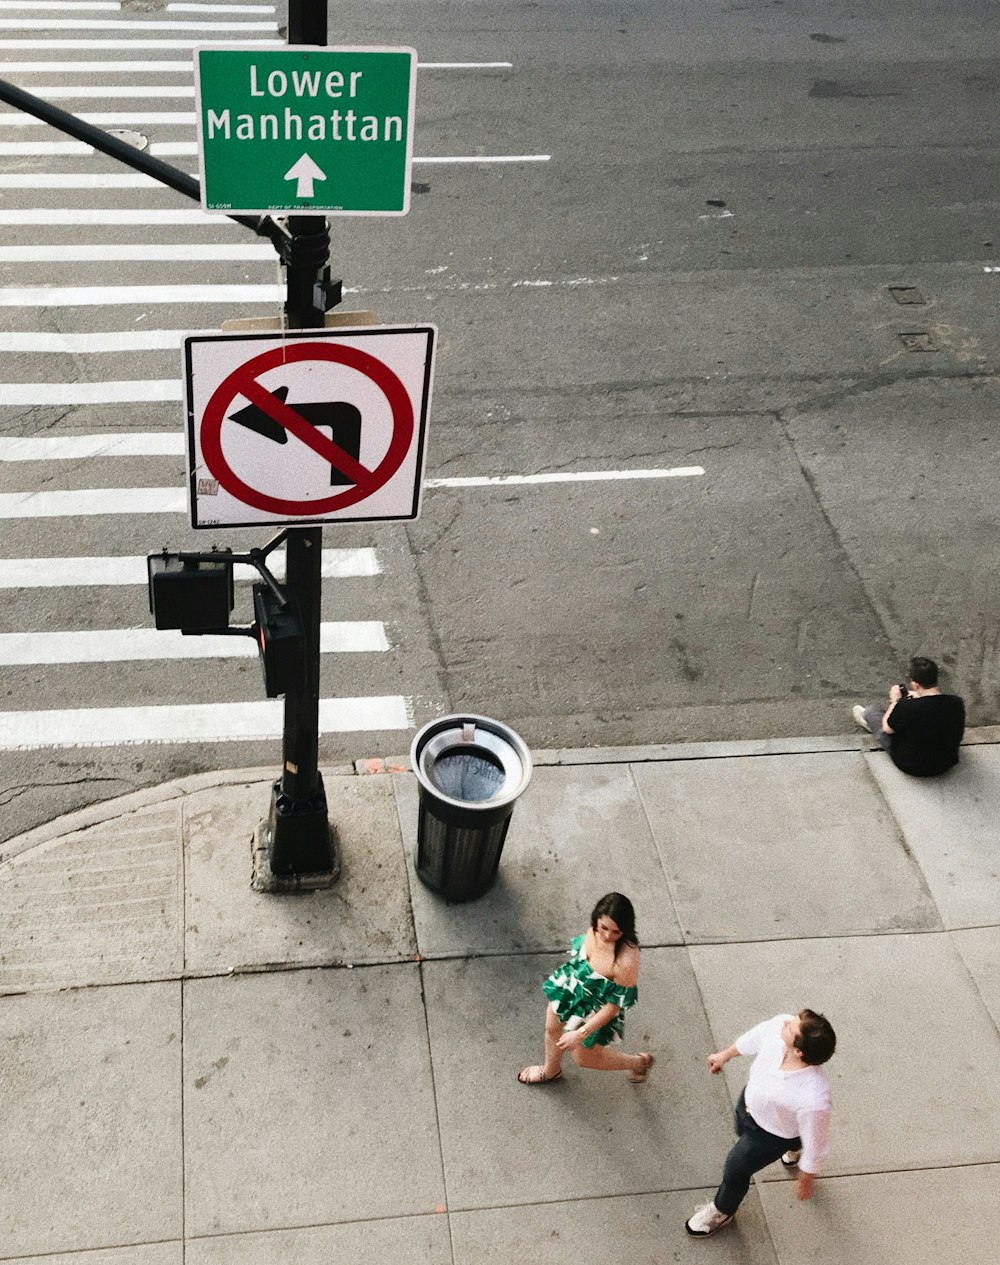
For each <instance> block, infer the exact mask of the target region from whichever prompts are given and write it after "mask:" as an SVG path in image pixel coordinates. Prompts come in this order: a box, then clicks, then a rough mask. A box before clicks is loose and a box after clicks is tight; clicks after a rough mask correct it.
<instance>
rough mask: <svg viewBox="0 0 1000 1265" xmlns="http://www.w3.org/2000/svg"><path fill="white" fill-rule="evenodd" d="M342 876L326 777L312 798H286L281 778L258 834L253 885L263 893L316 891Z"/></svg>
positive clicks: (255, 842)
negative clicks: (327, 804)
mask: <svg viewBox="0 0 1000 1265" xmlns="http://www.w3.org/2000/svg"><path fill="white" fill-rule="evenodd" d="M339 877H340V861H339V859H338V857H337V849H336V840H335V837H334V831H333V827H332V826H331V824H330V819H329V816H328V814H327V806H326V792H325V790H324V789H323V779H322V777H320V781H319V789H318V791H317V793H316V794H315V795H313V796H312V797H311V798H309V799H308V800H293V799H291V798H290V797H289V796H287V795H285V794H283V793H282V790H281V781H280V779H279V780H278V781H276V782H275V783H274V784H273V786H272V787H271V811H270V813H269V814H268V816H267V819H266V820H265V821H262V822H261V823H260V825H259V826H258V827H257V829H256V831H255V832H254V840H253V877H252V878H251V883H250V885H251V887H253V889H254V890H255V891H259V892H313V891H317V890H319V889H321V888H324V887H332V886H333V884H334V883H336V881H337V879H338V878H339Z"/></svg>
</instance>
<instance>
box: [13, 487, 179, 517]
mask: <svg viewBox="0 0 1000 1265" xmlns="http://www.w3.org/2000/svg"><path fill="white" fill-rule="evenodd" d="M187 508H188V500H187V492H186V490H185V489H184V488H84V489H82V490H81V491H79V492H61V491H60V492H3V493H0V519H7V518H81V517H91V516H93V515H95V514H186V513H187Z"/></svg>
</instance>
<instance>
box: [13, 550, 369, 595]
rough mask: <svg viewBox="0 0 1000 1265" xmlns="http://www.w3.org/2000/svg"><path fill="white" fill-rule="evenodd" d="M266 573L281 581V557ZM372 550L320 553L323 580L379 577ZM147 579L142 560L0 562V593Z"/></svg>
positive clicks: (238, 569) (240, 576)
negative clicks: (7, 590)
mask: <svg viewBox="0 0 1000 1265" xmlns="http://www.w3.org/2000/svg"><path fill="white" fill-rule="evenodd" d="M267 565H268V570H269V571H270V572H271V574H272V575H273V576H274V578H275V579H276V580H283V579H284V578H285V558H284V554H282V553H275V554H272V555H271V556H270V557H269V558H268V564H267ZM381 570H382V568H381V566H380V565H379V561H378V557H377V555H376V553H375V550H374V549H371V548H360V549H324V550H323V564H322V573H323V579H324V580H348V579H353V578H365V577H369V576H375V575H379V574H380V573H381ZM233 573H234V576H235V578H236V579H237V580H256V579H259V578H260V577H259V575H258V573H257V571H256V570H255V569H254V568H253V567H251V566H249V565H247V564H245V563H237V564H236V566H235V567H234V568H233ZM146 579H147V570H146V558H145V556H136V555H132V556H122V557H117V558H96V557H94V558H92V557H85V558H81V557H77V558H0V589H52V588H94V587H98V586H99V587H101V588H104V587H105V586H122V585H143V586H145V584H146Z"/></svg>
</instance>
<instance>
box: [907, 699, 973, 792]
mask: <svg viewBox="0 0 1000 1265" xmlns="http://www.w3.org/2000/svg"><path fill="white" fill-rule="evenodd" d="M888 724H889V728H890V729H891V730H892V744H891V746H890V747H889V754H890V755H891V756H892V762H893V764H895V765H896V767H897V768H900V769H902V770H903V772H904V773H912V774H913V776H914V777H933V775H934V774H935V773H943V772H944V771H945V769H950V768H951V766H952V765H953V764H957V763H958V746H959V743H960V742H961V741H962V734H963V733H964V732H965V704H964V703H963V702H962V700H961V699H960V698H959V697H958V695H957V694H925V695H924V696H923V697H922V698H901V699H900V700H899V702H898V703H897V704H896V706H895V707H894V708H893V709H892V713H891V715H890V716H889V720H888Z"/></svg>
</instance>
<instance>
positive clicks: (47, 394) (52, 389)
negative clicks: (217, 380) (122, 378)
mask: <svg viewBox="0 0 1000 1265" xmlns="http://www.w3.org/2000/svg"><path fill="white" fill-rule="evenodd" d="M182 398H183V392H182V391H181V383H180V380H179V379H177V378H151V379H148V380H147V381H145V382H4V383H0V408H43V407H46V406H52V405H60V406H61V405H70V406H72V405H75V404H174V403H176V402H177V401H178V400H180V399H182Z"/></svg>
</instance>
